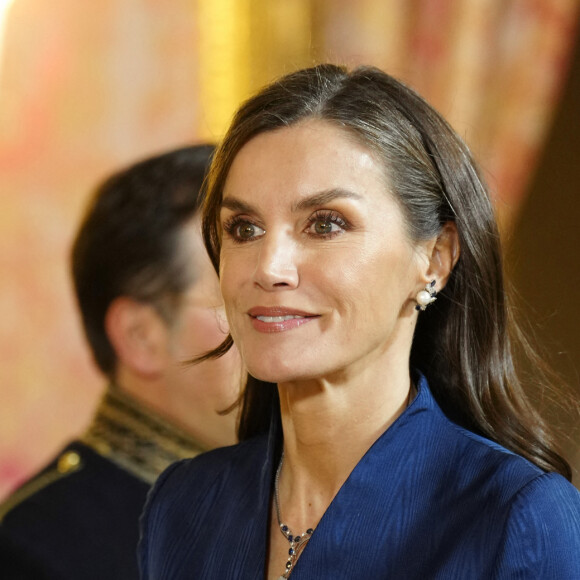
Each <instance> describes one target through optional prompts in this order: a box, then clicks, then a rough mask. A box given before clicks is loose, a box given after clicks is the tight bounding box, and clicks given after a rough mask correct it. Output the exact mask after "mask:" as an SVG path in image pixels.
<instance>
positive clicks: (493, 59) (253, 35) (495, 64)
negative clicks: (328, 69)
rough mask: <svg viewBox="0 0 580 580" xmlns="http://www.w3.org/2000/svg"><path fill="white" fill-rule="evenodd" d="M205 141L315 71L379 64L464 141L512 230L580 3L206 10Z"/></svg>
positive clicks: (444, 0)
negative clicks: (268, 93)
mask: <svg viewBox="0 0 580 580" xmlns="http://www.w3.org/2000/svg"><path fill="white" fill-rule="evenodd" d="M198 2H199V7H200V10H199V25H200V35H199V38H200V39H202V42H201V44H200V49H199V58H200V61H199V62H200V70H201V71H202V86H201V98H200V103H201V108H202V118H203V120H204V124H203V126H201V127H200V132H201V133H202V134H204V135H208V136H214V137H215V136H221V135H222V134H223V132H224V130H225V128H226V127H227V125H228V122H229V120H230V118H231V115H232V113H233V111H234V110H235V109H236V108H237V106H238V105H239V103H240V102H241V101H242V100H243V99H245V98H246V97H247V96H248V95H249V94H251V93H252V92H254V91H255V90H256V89H257V88H259V87H260V86H262V85H263V84H264V83H266V82H268V81H270V80H271V79H273V78H275V77H276V76H278V75H280V74H283V73H285V72H289V71H291V70H294V69H296V68H300V67H303V66H308V65H311V64H314V63H316V62H322V61H330V62H337V63H341V64H346V65H349V66H355V65H358V64H372V65H375V66H379V67H380V68H382V69H384V70H386V71H388V72H390V73H391V74H393V75H394V76H397V77H399V78H401V79H402V80H404V81H406V82H407V83H408V84H410V85H411V86H413V87H414V88H416V89H417V90H418V91H419V92H420V93H421V94H423V96H425V97H426V98H427V99H428V100H429V101H430V102H431V103H432V104H433V105H435V107H436V108H438V109H439V110H440V111H441V112H442V113H443V115H444V116H445V117H446V118H447V119H448V120H449V121H450V122H451V124H452V125H454V127H455V129H456V130H457V131H458V132H459V133H460V134H461V135H462V136H463V137H464V138H465V140H466V141H467V142H468V144H469V145H470V147H471V148H472V150H473V151H474V154H475V156H476V157H477V158H478V160H479V161H480V163H481V165H482V167H483V169H484V171H485V172H486V174H487V179H488V182H489V183H490V186H491V189H492V194H493V195H494V196H495V199H496V205H497V208H498V213H499V216H500V219H501V220H502V222H503V224H504V226H505V227H507V226H509V224H510V223H511V222H512V221H513V218H514V217H515V215H516V212H517V209H518V207H519V205H520V203H521V201H522V199H523V196H524V193H525V190H526V185H527V184H528V181H529V179H530V177H531V175H532V174H533V170H534V163H535V161H536V159H537V156H538V152H539V150H540V147H541V144H542V141H543V139H544V137H545V135H546V132H547V130H548V128H549V124H550V119H551V115H552V112H553V110H554V108H555V106H556V104H557V100H558V95H559V91H560V88H561V86H562V81H563V79H564V78H565V73H566V68H567V61H568V55H569V53H570V47H571V45H572V42H573V39H574V36H575V25H576V19H577V14H578V8H579V3H578V1H577V0H389V1H385V0H357V1H356V2H353V1H351V0H254V1H252V0H240V1H236V0H198Z"/></svg>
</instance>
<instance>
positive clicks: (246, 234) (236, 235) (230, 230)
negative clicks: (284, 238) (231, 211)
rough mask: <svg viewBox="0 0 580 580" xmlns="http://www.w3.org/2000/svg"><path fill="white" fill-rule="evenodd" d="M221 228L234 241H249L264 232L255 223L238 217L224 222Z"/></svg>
mask: <svg viewBox="0 0 580 580" xmlns="http://www.w3.org/2000/svg"><path fill="white" fill-rule="evenodd" d="M223 229H224V231H225V232H226V233H227V234H228V235H229V236H231V237H232V239H234V240H235V241H236V242H249V241H251V240H253V239H255V238H258V237H260V236H262V235H263V234H264V233H265V231H264V230H263V229H262V228H260V227H258V226H257V225H255V224H253V223H251V222H248V221H246V220H239V219H233V220H230V221H228V222H226V223H225V224H224V226H223Z"/></svg>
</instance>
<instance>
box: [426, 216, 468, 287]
mask: <svg viewBox="0 0 580 580" xmlns="http://www.w3.org/2000/svg"><path fill="white" fill-rule="evenodd" d="M460 252H461V248H460V246H459V234H458V233H457V226H456V225H455V222H452V221H448V222H446V223H445V224H444V225H443V228H442V229H441V232H440V233H439V235H438V236H437V239H436V240H435V243H434V244H433V246H432V249H431V256H430V259H429V268H428V271H427V279H426V282H430V281H431V280H437V284H436V288H437V291H438V292H439V291H440V290H442V289H443V288H444V287H445V284H447V280H449V276H450V275H451V272H452V271H453V268H454V267H455V264H457V260H459V254H460Z"/></svg>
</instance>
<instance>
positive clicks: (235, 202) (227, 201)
mask: <svg viewBox="0 0 580 580" xmlns="http://www.w3.org/2000/svg"><path fill="white" fill-rule="evenodd" d="M220 209H229V210H232V211H240V212H243V213H254V208H253V207H252V206H251V205H250V204H248V203H246V202H244V201H242V200H240V199H237V198H235V197H226V198H224V199H222V203H221V206H220Z"/></svg>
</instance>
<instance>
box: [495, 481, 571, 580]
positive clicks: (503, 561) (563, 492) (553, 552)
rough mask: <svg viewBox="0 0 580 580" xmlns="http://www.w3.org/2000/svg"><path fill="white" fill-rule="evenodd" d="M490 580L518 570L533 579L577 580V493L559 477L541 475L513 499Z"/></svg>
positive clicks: (510, 575)
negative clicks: (525, 570)
mask: <svg viewBox="0 0 580 580" xmlns="http://www.w3.org/2000/svg"><path fill="white" fill-rule="evenodd" d="M500 545H501V550H500V553H499V554H498V556H497V558H496V570H495V574H494V576H493V577H494V578H507V577H510V578H511V577H512V574H513V573H514V571H515V570H521V569H522V566H526V567H527V569H530V570H531V569H533V570H534V574H535V575H534V578H562V579H566V580H568V579H570V580H572V579H576V578H580V492H579V491H578V490H577V489H576V488H575V487H574V486H573V485H572V484H571V483H570V482H568V481H567V480H566V479H565V478H564V477H562V476H561V475H559V474H557V473H542V474H540V475H538V476H537V477H535V478H533V479H531V480H530V481H529V482H528V483H527V484H526V485H525V486H523V487H522V488H521V489H520V490H518V492H517V493H516V494H515V495H514V496H513V497H512V498H511V502H510V509H509V514H508V517H507V518H506V525H505V527H504V529H503V533H502V542H501V544H500Z"/></svg>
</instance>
